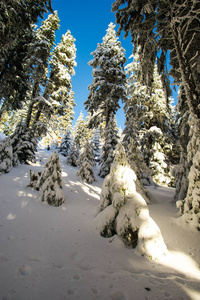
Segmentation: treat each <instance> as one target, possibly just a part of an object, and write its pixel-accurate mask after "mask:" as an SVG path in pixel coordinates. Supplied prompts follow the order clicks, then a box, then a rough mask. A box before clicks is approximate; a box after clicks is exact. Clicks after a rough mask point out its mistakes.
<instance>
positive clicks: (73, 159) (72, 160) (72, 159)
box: [67, 141, 79, 167]
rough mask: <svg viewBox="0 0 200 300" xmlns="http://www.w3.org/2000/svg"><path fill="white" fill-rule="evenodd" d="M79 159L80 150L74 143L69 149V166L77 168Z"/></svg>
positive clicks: (73, 142)
mask: <svg viewBox="0 0 200 300" xmlns="http://www.w3.org/2000/svg"><path fill="white" fill-rule="evenodd" d="M78 157H79V149H78V148H77V146H76V142H75V141H72V142H71V145H70V149H69V154H68V157H67V164H68V165H71V166H73V167H76V166H77V160H78Z"/></svg>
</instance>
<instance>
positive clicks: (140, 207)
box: [95, 143, 167, 259]
mask: <svg viewBox="0 0 200 300" xmlns="http://www.w3.org/2000/svg"><path fill="white" fill-rule="evenodd" d="M135 181H136V174H135V172H134V171H133V170H132V169H131V168H130V166H129V164H128V162H127V159H126V155H125V151H124V148H123V146H122V144H121V143H119V144H118V146H117V148H116V150H115V159H114V161H113V164H112V166H111V170H110V173H109V174H108V175H107V176H106V178H105V179H104V182H103V186H102V191H101V195H100V210H101V212H100V213H99V214H98V215H97V217H96V220H95V226H96V229H97V230H98V232H99V233H100V234H101V235H102V236H104V237H111V236H113V235H115V234H117V235H119V236H120V237H121V238H122V239H123V241H124V243H125V244H126V245H128V246H131V247H133V248H135V247H137V248H138V250H139V252H140V253H141V254H142V255H145V256H147V257H148V258H150V259H157V258H160V257H162V256H163V255H165V254H166V253H167V248H166V245H165V243H164V240H163V238H162V235H161V232H160V230H159V228H158V226H157V225H156V224H155V222H154V221H153V219H152V218H151V217H150V216H149V210H148V207H147V204H146V202H145V200H144V199H143V197H142V196H141V195H140V194H138V193H137V192H136V185H135Z"/></svg>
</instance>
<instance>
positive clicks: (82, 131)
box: [74, 111, 88, 149]
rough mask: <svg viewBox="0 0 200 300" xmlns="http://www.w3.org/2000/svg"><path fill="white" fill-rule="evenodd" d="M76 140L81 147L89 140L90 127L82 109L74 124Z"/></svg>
mask: <svg viewBox="0 0 200 300" xmlns="http://www.w3.org/2000/svg"><path fill="white" fill-rule="evenodd" d="M74 140H75V142H76V145H77V147H78V148H79V149H80V148H81V147H82V146H83V145H84V144H85V142H86V141H87V140H88V129H87V125H86V121H85V120H84V115H83V113H82V111H81V112H80V115H79V117H78V119H77V120H76V123H75V126H74Z"/></svg>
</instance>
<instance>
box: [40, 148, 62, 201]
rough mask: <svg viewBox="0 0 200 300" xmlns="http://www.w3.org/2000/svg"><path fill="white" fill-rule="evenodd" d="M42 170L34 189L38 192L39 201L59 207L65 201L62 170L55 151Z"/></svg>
mask: <svg viewBox="0 0 200 300" xmlns="http://www.w3.org/2000/svg"><path fill="white" fill-rule="evenodd" d="M44 168H45V169H44V171H43V173H42V174H41V176H40V177H39V179H38V180H37V184H36V185H35V187H36V188H37V189H39V190H40V193H41V201H45V202H47V203H48V204H50V205H53V206H60V205H62V204H63V203H64V201H65V195H64V192H63V190H62V168H61V165H60V162H59V155H58V153H57V152H56V151H54V152H53V154H52V155H51V156H50V157H49V159H48V161H47V163H46V164H45V166H44Z"/></svg>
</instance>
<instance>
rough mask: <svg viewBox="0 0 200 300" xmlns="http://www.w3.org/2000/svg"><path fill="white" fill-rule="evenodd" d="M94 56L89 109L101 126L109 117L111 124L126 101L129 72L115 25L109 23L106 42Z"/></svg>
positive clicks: (96, 124)
mask: <svg viewBox="0 0 200 300" xmlns="http://www.w3.org/2000/svg"><path fill="white" fill-rule="evenodd" d="M92 55H93V57H94V59H93V60H91V61H90V62H89V65H90V66H91V67H93V72H92V75H93V83H92V84H91V85H89V86H88V89H89V90H90V93H89V96H88V99H87V100H86V101H85V103H84V104H85V108H86V109H87V110H88V112H90V113H91V115H92V116H94V121H93V126H95V127H97V126H98V125H99V124H100V122H101V121H102V119H103V117H105V121H106V124H108V121H109V118H110V116H111V115H112V114H113V113H114V114H115V113H116V111H117V110H118V108H120V106H119V100H120V99H121V100H122V101H124V100H125V99H126V95H125V88H124V85H125V82H126V75H125V72H124V68H123V66H124V63H125V61H126V58H125V50H124V49H123V48H122V46H121V43H120V42H119V41H118V38H117V37H116V32H115V25H114V24H113V23H110V24H109V27H108V29H107V33H106V35H105V36H104V38H103V42H102V43H101V44H98V46H97V49H96V50H95V51H94V52H92Z"/></svg>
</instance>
